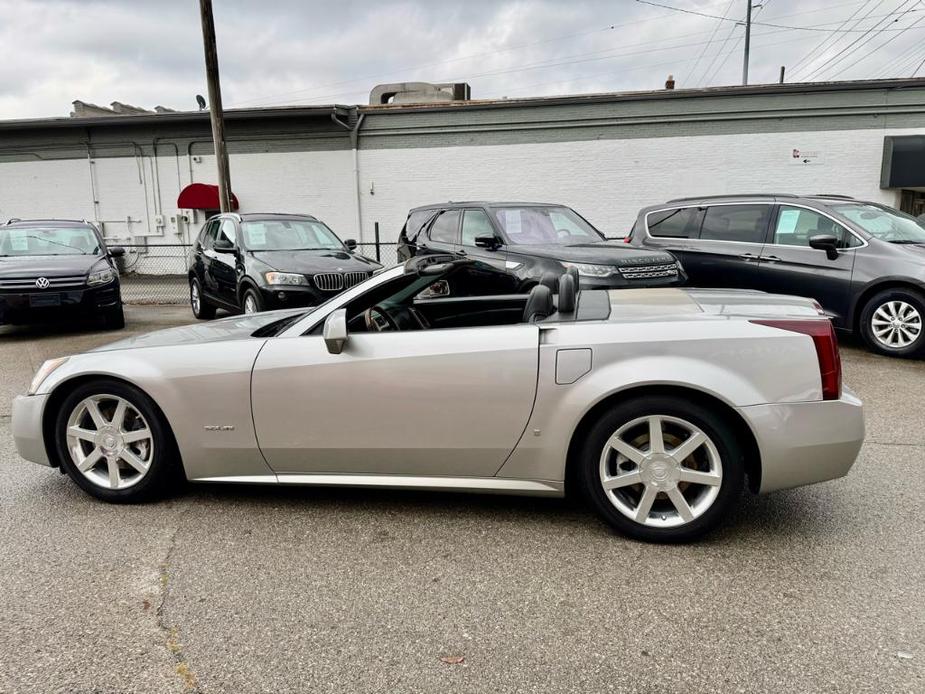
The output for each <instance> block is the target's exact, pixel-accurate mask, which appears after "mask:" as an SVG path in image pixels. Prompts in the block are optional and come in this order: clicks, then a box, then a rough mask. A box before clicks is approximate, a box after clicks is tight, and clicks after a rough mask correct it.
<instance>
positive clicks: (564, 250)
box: [510, 241, 675, 267]
mask: <svg viewBox="0 0 925 694" xmlns="http://www.w3.org/2000/svg"><path fill="white" fill-rule="evenodd" d="M510 250H511V251H512V252H514V253H522V254H524V255H532V256H535V257H538V258H551V259H553V260H564V261H565V262H569V263H592V264H594V265H614V266H616V267H627V266H633V265H655V264H658V263H670V262H671V261H672V260H674V259H675V258H674V256H673V255H671V254H670V253H668V252H667V251H653V250H651V249H648V248H634V247H633V246H630V245H627V244H625V243H623V242H622V241H599V242H596V243H583V244H575V245H569V246H558V245H556V244H549V245H525V246H511V247H510Z"/></svg>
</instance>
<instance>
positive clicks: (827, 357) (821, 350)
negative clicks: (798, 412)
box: [752, 320, 841, 400]
mask: <svg viewBox="0 0 925 694" xmlns="http://www.w3.org/2000/svg"><path fill="white" fill-rule="evenodd" d="M752 323H758V324H759V325H767V326H770V327H772V328H779V329H780V330H789V331H790V332H793V333H801V334H803V335H809V336H810V337H811V338H813V345H815V347H816V358H817V359H818V360H819V375H820V376H821V377H822V399H823V400H838V399H839V398H840V397H841V355H840V354H839V353H838V338H837V337H835V328H833V327H832V322H831V321H828V320H753V321H752Z"/></svg>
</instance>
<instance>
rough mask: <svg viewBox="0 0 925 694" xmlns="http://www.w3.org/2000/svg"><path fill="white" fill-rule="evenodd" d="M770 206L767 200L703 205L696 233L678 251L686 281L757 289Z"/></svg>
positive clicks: (700, 285) (697, 284)
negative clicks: (693, 237)
mask: <svg viewBox="0 0 925 694" xmlns="http://www.w3.org/2000/svg"><path fill="white" fill-rule="evenodd" d="M771 207H772V206H771V205H770V204H767V203H736V204H722V205H708V206H705V209H704V210H703V220H702V222H701V224H700V233H699V235H698V236H697V238H696V239H686V240H685V241H684V242H682V244H681V246H682V249H683V250H680V252H679V253H678V255H679V256H680V257H681V259H682V260H681V262H682V263H683V264H684V269H685V270H686V271H687V275H688V278H689V284H691V285H694V286H698V287H737V288H741V289H758V288H759V286H760V284H761V278H760V274H759V269H758V261H759V259H760V258H761V249H762V248H763V247H764V241H765V238H766V236H767V233H768V225H769V223H770V219H771ZM666 250H670V249H667V248H666Z"/></svg>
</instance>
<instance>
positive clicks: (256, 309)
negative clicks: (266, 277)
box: [241, 287, 263, 314]
mask: <svg viewBox="0 0 925 694" xmlns="http://www.w3.org/2000/svg"><path fill="white" fill-rule="evenodd" d="M241 308H242V310H243V311H244V313H247V314H250V313H260V312H261V311H263V299H262V298H261V296H260V292H258V291H257V290H256V289H254V288H253V287H250V288H248V289H247V290H245V292H244V296H243V297H242V299H241Z"/></svg>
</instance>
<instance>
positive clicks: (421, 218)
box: [405, 210, 436, 241]
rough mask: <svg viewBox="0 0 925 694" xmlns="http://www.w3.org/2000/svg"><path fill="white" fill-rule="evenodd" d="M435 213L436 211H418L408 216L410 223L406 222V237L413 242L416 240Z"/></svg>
mask: <svg viewBox="0 0 925 694" xmlns="http://www.w3.org/2000/svg"><path fill="white" fill-rule="evenodd" d="M435 213H436V212H435V210H418V211H417V212H412V213H411V214H410V215H408V221H406V222H405V236H406V237H407V238H409V239H411V240H412V241H413V240H414V239H416V238H417V235H418V234H420V233H421V228H422V227H423V226H424V225H425V224H427V220H429V219H430V218H431V217H433V216H434V214H435Z"/></svg>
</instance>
